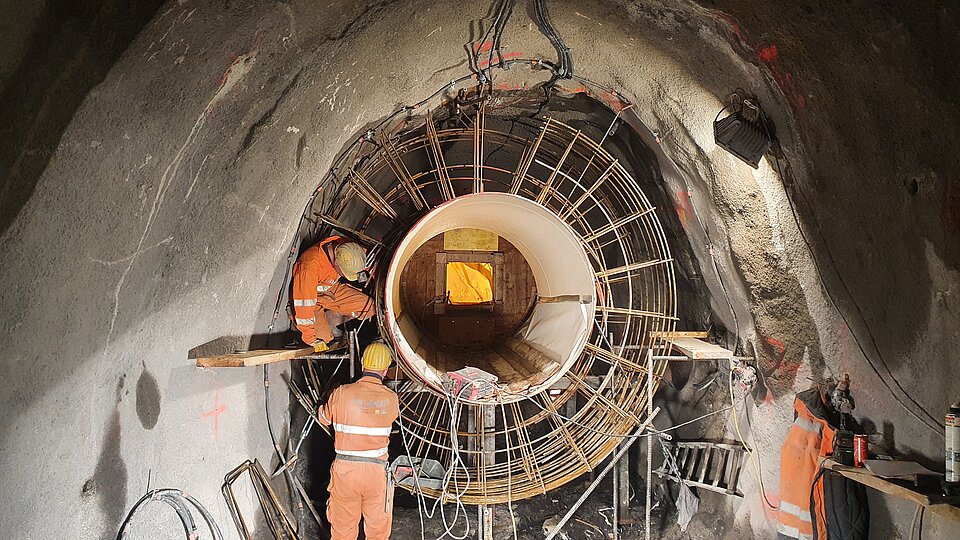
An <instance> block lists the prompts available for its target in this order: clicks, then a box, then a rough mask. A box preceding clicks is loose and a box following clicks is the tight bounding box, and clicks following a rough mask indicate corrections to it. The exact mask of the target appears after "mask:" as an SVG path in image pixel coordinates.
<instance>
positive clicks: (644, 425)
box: [544, 407, 660, 540]
mask: <svg viewBox="0 0 960 540" xmlns="http://www.w3.org/2000/svg"><path fill="white" fill-rule="evenodd" d="M659 412H660V408H659V407H657V408H655V409H654V410H653V413H652V414H651V415H650V416H648V417H647V419H646V420H644V422H643V423H642V424H640V426H638V427H637V429H636V430H634V432H633V434H631V435H630V437H628V438H627V440H626V441H624V443H623V445H622V446H621V447H620V449H619V450H617V453H616V454H614V456H613V459H611V460H610V462H609V463H607V466H606V467H604V468H603V470H602V471H600V474H598V475H597V478H596V479H595V480H594V481H593V482H591V483H590V485H589V486H587V489H585V490H583V495H580V498H579V499H577V502H575V503H573V506H571V507H570V509H569V510H567V513H566V514H564V516H563V518H561V519H560V522H559V523H557V526H556V527H554V528H553V530H552V531H550V534H548V535H547V537H546V538H544V540H553V539H554V538H555V537H556V536H557V534H559V533H560V530H561V529H563V526H564V525H566V524H567V522H568V521H570V518H572V517H573V514H574V513H576V511H577V510H579V509H580V506H582V505H583V502H584V501H586V500H587V497H589V496H590V494H591V493H593V490H595V489H597V486H598V485H599V484H600V481H601V480H603V478H604V477H605V476H606V475H607V473H609V472H610V469H612V468H613V465H614V464H615V463H616V462H617V460H619V459H620V458H621V457H623V454H624V453H626V451H627V450H629V449H630V446H632V445H633V441H635V440H637V438H638V437H640V436H641V435H642V434H643V432H644V431H645V430H646V429H647V426H648V425H650V423H651V422H653V418H654V416H656V415H657V414H658V413H659ZM648 437H649V436H648Z"/></svg>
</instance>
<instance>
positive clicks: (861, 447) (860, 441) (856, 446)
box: [853, 435, 869, 467]
mask: <svg viewBox="0 0 960 540" xmlns="http://www.w3.org/2000/svg"><path fill="white" fill-rule="evenodd" d="M868 455H869V447H868V445H867V436H866V435H854V436H853V466H854V467H863V462H864V460H866V459H867V457H868Z"/></svg>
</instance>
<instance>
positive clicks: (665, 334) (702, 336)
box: [650, 332, 710, 339]
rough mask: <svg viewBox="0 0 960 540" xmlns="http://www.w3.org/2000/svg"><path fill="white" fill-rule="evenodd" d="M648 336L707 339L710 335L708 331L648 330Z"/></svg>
mask: <svg viewBox="0 0 960 540" xmlns="http://www.w3.org/2000/svg"><path fill="white" fill-rule="evenodd" d="M650 337H658V338H682V337H688V338H696V339H707V338H708V337H710V334H709V332H650Z"/></svg>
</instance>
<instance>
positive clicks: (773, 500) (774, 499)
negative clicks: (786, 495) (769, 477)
mask: <svg viewBox="0 0 960 540" xmlns="http://www.w3.org/2000/svg"><path fill="white" fill-rule="evenodd" d="M763 494H764V497H762V498H761V500H760V504H761V505H763V513H764V515H765V516H766V517H767V519H768V520H770V521H774V520H776V519H777V509H778V508H780V494H779V493H777V492H776V491H770V490H769V489H765V490H763ZM768 501H769V504H768ZM771 504H772V505H773V507H772V508H771V507H770V505H771Z"/></svg>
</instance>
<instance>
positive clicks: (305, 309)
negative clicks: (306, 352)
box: [293, 236, 373, 353]
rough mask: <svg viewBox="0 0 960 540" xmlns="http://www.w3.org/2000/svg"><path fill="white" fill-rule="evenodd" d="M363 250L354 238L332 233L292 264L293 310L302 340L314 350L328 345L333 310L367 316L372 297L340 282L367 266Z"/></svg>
mask: <svg viewBox="0 0 960 540" xmlns="http://www.w3.org/2000/svg"><path fill="white" fill-rule="evenodd" d="M366 256H367V253H366V251H365V250H364V249H363V248H362V247H361V246H360V244H357V243H356V242H348V241H346V240H345V239H344V238H341V237H339V236H331V237H329V238H326V239H325V240H323V241H321V242H320V243H319V244H316V245H314V246H310V247H309V248H307V250H306V251H304V252H303V254H302V255H300V258H299V259H297V263H296V264H295V265H294V266H293V311H294V318H295V319H296V323H297V329H298V330H299V331H300V334H301V336H302V339H303V342H304V343H306V344H307V345H313V348H314V350H315V351H316V352H318V353H320V352H323V351H326V350H327V349H328V346H327V345H328V344H329V343H330V341H332V340H333V328H332V325H331V323H330V321H329V320H328V318H327V315H328V313H329V312H333V313H336V314H339V315H342V316H344V317H348V318H357V319H368V318H370V317H371V316H372V315H373V301H372V300H371V299H370V297H369V296H367V295H366V294H364V293H363V291H361V290H360V289H358V288H356V287H353V286H351V285H347V284H345V283H340V278H341V277H343V278H345V279H346V280H347V281H357V279H358V278H359V276H360V273H361V272H362V271H363V270H364V268H365V266H366V260H365V259H366Z"/></svg>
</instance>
